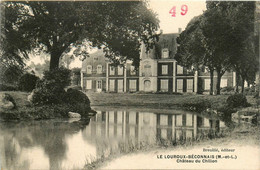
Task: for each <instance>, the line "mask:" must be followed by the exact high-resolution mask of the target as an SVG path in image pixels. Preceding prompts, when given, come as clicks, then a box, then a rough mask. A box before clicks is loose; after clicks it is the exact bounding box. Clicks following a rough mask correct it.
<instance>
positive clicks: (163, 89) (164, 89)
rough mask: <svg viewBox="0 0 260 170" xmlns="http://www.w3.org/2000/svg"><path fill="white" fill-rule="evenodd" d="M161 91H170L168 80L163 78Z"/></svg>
mask: <svg viewBox="0 0 260 170" xmlns="http://www.w3.org/2000/svg"><path fill="white" fill-rule="evenodd" d="M161 91H164V92H165V91H168V80H161Z"/></svg>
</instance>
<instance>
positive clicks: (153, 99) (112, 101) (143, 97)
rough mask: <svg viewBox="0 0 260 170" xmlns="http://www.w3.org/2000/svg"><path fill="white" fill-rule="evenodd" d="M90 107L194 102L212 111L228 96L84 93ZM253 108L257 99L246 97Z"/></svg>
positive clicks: (180, 104) (150, 105)
mask: <svg viewBox="0 0 260 170" xmlns="http://www.w3.org/2000/svg"><path fill="white" fill-rule="evenodd" d="M86 94H87V96H88V97H89V99H90V101H91V106H135V107H147V108H178V107H182V106H183V104H185V103H192V102H195V101H202V102H204V101H205V102H209V103H210V104H211V107H212V108H213V109H217V108H220V107H221V106H223V105H224V104H225V103H226V100H227V98H228V96H229V95H218V96H210V95H192V94H184V95H174V94H140V93H93V92H92V93H86ZM247 100H248V102H249V103H250V104H252V105H253V106H255V105H256V103H257V99H255V98H253V96H247Z"/></svg>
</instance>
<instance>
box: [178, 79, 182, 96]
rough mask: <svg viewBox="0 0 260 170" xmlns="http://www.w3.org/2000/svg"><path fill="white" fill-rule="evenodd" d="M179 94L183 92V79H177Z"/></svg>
mask: <svg viewBox="0 0 260 170" xmlns="http://www.w3.org/2000/svg"><path fill="white" fill-rule="evenodd" d="M177 92H178V93H182V92H183V79H177Z"/></svg>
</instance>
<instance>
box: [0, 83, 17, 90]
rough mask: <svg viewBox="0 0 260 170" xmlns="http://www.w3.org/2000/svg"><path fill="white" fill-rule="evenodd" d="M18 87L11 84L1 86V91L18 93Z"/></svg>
mask: <svg viewBox="0 0 260 170" xmlns="http://www.w3.org/2000/svg"><path fill="white" fill-rule="evenodd" d="M16 90H17V87H16V86H14V85H9V84H0V91H16Z"/></svg>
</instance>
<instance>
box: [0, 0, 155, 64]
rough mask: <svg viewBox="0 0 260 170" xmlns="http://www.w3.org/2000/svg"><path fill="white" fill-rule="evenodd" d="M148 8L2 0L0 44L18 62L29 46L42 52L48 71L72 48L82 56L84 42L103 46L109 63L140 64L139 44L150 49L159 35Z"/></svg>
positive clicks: (132, 3) (143, 4)
mask: <svg viewBox="0 0 260 170" xmlns="http://www.w3.org/2000/svg"><path fill="white" fill-rule="evenodd" d="M147 6H148V5H147V3H146V2H143V1H128V2H112V1H102V2H101V1H100V2H88V1H76V2H75V1H73V2H72V1H71V2H59V1H55V2H54V1H53V2H51V1H49V2H48V1H37V2H36V1H19V2H18V1H17V2H3V3H1V8H2V10H1V11H4V13H5V17H1V18H2V23H4V24H2V28H1V30H3V31H2V32H3V36H2V37H1V44H2V42H3V43H4V46H3V49H4V51H5V53H6V54H9V57H12V56H14V55H13V54H15V55H18V56H17V57H16V58H18V59H20V60H21V61H23V58H21V57H20V56H19V54H24V56H25V57H28V56H26V53H27V51H29V50H32V49H34V48H39V49H42V50H43V51H46V52H47V53H49V54H50V55H51V60H50V69H54V68H57V67H58V65H59V59H60V57H61V56H62V55H63V54H64V53H68V52H69V51H71V50H72V49H73V48H74V47H77V51H75V52H74V53H73V54H74V55H76V56H80V57H81V58H82V59H84V58H86V57H87V56H88V53H87V52H86V49H85V48H86V46H91V47H98V48H103V50H104V52H105V54H106V57H108V58H110V59H111V60H112V61H114V62H125V61H126V59H129V60H132V61H133V63H134V64H135V65H139V60H140V59H139V55H138V54H139V47H140V45H141V43H142V42H144V43H145V44H146V46H147V48H151V47H152V45H153V44H154V42H155V40H156V39H157V38H158V35H157V34H156V33H155V31H157V29H158V27H159V20H158V19H157V18H156V15H155V13H154V12H153V11H151V10H150V9H148V7H147ZM126 11H127V12H126ZM19 52H20V53H19ZM119 56H121V57H119ZM14 57H15V56H14ZM19 57H20V58H19ZM118 57H119V58H118Z"/></svg>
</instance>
